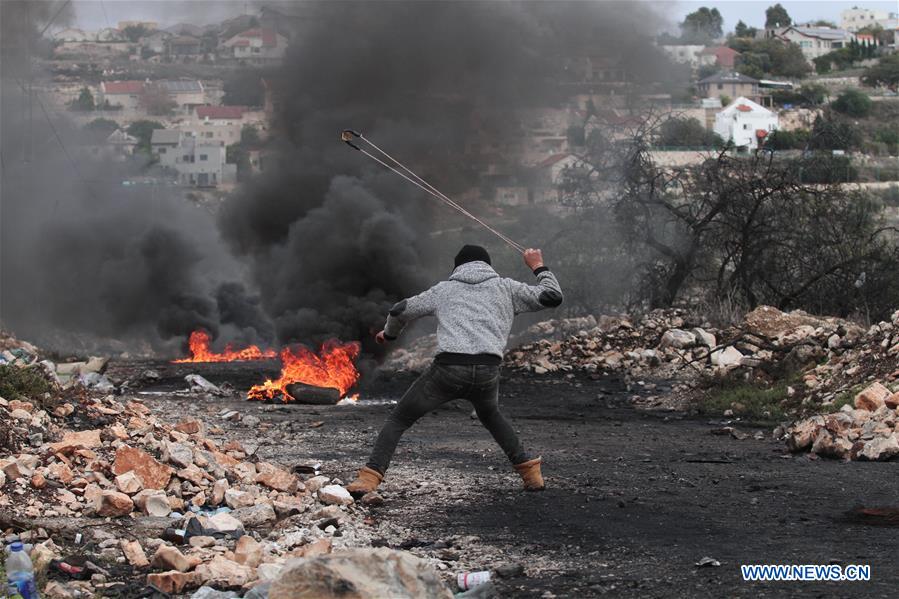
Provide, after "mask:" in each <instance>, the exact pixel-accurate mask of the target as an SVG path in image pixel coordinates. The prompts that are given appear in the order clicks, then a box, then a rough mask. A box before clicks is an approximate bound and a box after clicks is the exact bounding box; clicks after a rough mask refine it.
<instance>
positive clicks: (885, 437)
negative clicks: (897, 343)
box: [786, 382, 899, 460]
mask: <svg viewBox="0 0 899 599" xmlns="http://www.w3.org/2000/svg"><path fill="white" fill-rule="evenodd" d="M786 440H787V446H788V447H789V448H790V450H792V451H796V452H798V451H808V450H811V451H813V452H814V453H816V454H818V455H820V456H823V457H829V458H837V459H844V460H888V459H890V458H893V457H896V456H897V455H899V385H894V386H893V388H892V389H891V388H889V387H887V386H885V385H883V384H881V383H879V382H876V383H873V384H872V385H870V386H868V387H867V388H865V389H864V390H862V391H861V392H859V393H858V394H857V395H856V396H855V399H854V401H853V403H852V404H846V405H844V406H842V407H841V408H840V409H839V411H837V412H834V413H831V414H818V415H815V416H812V417H810V418H806V419H804V420H800V421H798V422H796V423H794V424H793V425H791V426H790V427H789V428H788V429H787V431H786Z"/></svg>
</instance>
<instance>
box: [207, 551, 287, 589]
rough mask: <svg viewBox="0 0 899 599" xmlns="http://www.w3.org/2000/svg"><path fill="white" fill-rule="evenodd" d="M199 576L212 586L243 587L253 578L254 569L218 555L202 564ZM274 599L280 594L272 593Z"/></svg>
mask: <svg viewBox="0 0 899 599" xmlns="http://www.w3.org/2000/svg"><path fill="white" fill-rule="evenodd" d="M196 574H197V578H198V579H199V580H200V581H202V582H203V583H204V584H208V585H211V586H223V587H225V588H228V587H242V586H243V585H245V584H247V583H248V582H250V580H252V578H253V569H252V568H250V567H249V566H244V565H241V564H238V563H237V562H234V561H231V560H229V559H226V558H224V557H222V556H216V557H214V558H213V559H212V560H211V561H209V562H207V563H205V564H200V565H199V566H197V570H196ZM270 597H272V598H273V599H274V598H275V597H278V595H270Z"/></svg>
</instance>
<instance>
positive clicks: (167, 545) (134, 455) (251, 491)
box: [0, 336, 437, 599]
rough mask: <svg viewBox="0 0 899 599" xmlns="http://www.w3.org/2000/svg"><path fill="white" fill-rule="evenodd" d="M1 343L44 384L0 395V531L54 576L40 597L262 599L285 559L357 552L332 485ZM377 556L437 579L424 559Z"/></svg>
mask: <svg viewBox="0 0 899 599" xmlns="http://www.w3.org/2000/svg"><path fill="white" fill-rule="evenodd" d="M3 343H4V344H5V345H4V347H5V349H4V350H3V352H2V353H3V360H4V362H5V367H9V368H15V369H19V370H23V371H24V370H26V369H27V370H29V371H31V372H40V373H41V374H42V375H43V376H44V377H45V379H46V381H47V384H48V385H49V386H50V390H49V391H47V392H45V393H43V394H41V395H40V396H38V397H25V396H22V395H20V396H17V397H15V398H9V399H7V398H0V427H2V428H3V429H8V430H10V431H13V432H14V434H13V435H11V438H12V439H13V440H15V441H16V444H15V445H16V446H15V447H14V448H13V447H9V446H8V447H7V449H8V451H4V452H2V453H0V456H2V457H0V529H3V530H6V531H7V532H8V533H10V534H15V535H17V536H19V537H21V538H22V540H23V541H25V542H27V543H31V544H33V549H32V551H31V555H32V559H33V560H34V561H35V563H36V564H37V566H38V569H39V570H40V571H41V572H46V573H47V575H48V577H49V578H50V579H51V581H50V582H49V583H48V584H47V586H46V588H44V589H43V590H42V593H43V595H44V596H49V597H80V596H94V595H95V594H100V595H102V594H109V593H121V592H124V591H123V585H126V586H127V585H132V587H131V591H132V592H133V591H134V588H133V585H134V584H135V581H139V583H138V588H139V589H143V590H146V589H147V588H154V589H156V590H158V591H161V592H163V593H168V594H176V595H177V594H183V593H193V592H194V591H195V594H194V595H192V596H194V597H213V596H216V597H218V596H222V597H224V596H228V597H239V596H246V597H256V598H257V599H259V598H263V597H266V596H267V594H268V588H269V587H270V586H271V585H272V584H273V583H275V582H276V581H277V580H278V579H279V577H280V574H281V571H282V570H283V569H284V568H285V565H286V564H291V563H293V562H291V560H294V559H296V558H310V557H314V556H329V554H330V553H331V550H332V548H340V549H343V548H348V547H352V546H354V545H359V544H366V541H367V539H366V538H365V535H364V534H360V533H359V530H360V529H362V528H363V527H364V524H365V522H364V521H365V518H367V515H366V510H365V508H363V507H361V506H360V505H359V504H357V502H355V501H354V499H353V498H352V497H351V496H350V494H349V493H348V492H347V491H346V489H345V488H344V487H343V486H342V482H341V481H340V480H337V479H332V478H331V477H328V476H323V475H321V474H318V472H316V471H315V470H314V469H313V470H311V471H310V470H309V469H308V468H302V469H301V471H302V472H303V473H304V474H305V475H306V476H307V478H305V480H303V479H302V478H301V477H300V476H299V475H298V474H297V473H295V472H293V471H291V470H290V469H288V468H286V467H284V466H282V465H279V464H275V463H271V462H266V461H261V460H258V459H256V458H255V456H254V455H251V454H248V451H247V450H246V449H245V448H244V447H243V446H242V445H241V444H240V443H239V442H236V441H233V440H231V441H228V440H224V439H218V440H217V439H214V438H213V437H215V436H219V437H220V436H221V433H222V432H223V431H222V430H221V429H218V428H217V427H210V426H207V425H206V424H205V423H204V422H202V421H200V420H199V419H196V418H184V419H182V420H180V421H178V422H176V423H174V424H171V423H168V422H165V421H164V420H162V419H161V418H157V417H156V416H154V415H153V413H152V412H151V410H150V409H149V407H148V406H147V405H145V404H144V403H143V402H141V401H140V400H138V399H135V398H129V397H127V396H121V397H117V396H115V395H113V394H109V393H105V392H104V391H101V390H99V389H98V386H97V385H95V384H93V385H92V384H91V381H93V380H94V379H95V378H96V377H90V378H89V379H87V378H86V377H85V374H86V373H87V374H89V373H94V374H97V375H98V376H99V377H101V378H104V377H103V376H102V369H103V365H100V364H99V363H95V361H91V362H83V363H78V365H77V366H71V365H64V364H59V365H57V364H53V363H52V362H50V361H48V360H44V361H40V360H39V359H38V357H37V350H36V348H34V347H32V346H28V345H27V344H18V345H16V344H14V343H13V341H11V340H10V338H9V337H8V336H7V337H5V338H4V340H3ZM12 346H14V347H12ZM8 354H9V355H8ZM10 355H11V356H12V358H10ZM84 364H90V366H89V367H86V366H83V365H84ZM2 440H3V439H0V441H2ZM380 500H381V499H380V497H379V496H378V495H377V494H376V493H373V494H370V495H369V496H365V497H363V498H362V499H361V501H360V503H361V504H362V505H369V504H377V503H378V502H379V501H380ZM51 539H52V540H51ZM383 551H385V552H390V550H387V549H385V550H383ZM394 553H398V552H394ZM336 555H339V554H336ZM323 559H325V558H323ZM380 559H382V560H383V559H393V560H400V561H402V563H403V564H405V567H406V568H407V569H409V571H410V572H411V571H415V572H417V573H418V575H419V576H418V579H416V580H418V582H420V583H422V584H424V582H421V581H425V582H426V583H427V584H436V583H434V582H433V580H432V578H433V579H434V580H436V576H437V575H436V574H435V573H433V572H431V571H430V566H429V565H428V564H427V563H424V562H422V563H421V564H419V563H418V562H417V561H415V558H408V559H407V558H406V557H404V556H400V557H395V558H394V557H391V556H385V555H381V556H380ZM316 563H318V562H316ZM398 563H399V562H398ZM320 568H325V565H321V566H320ZM293 570H294V572H293V574H292V576H293V577H294V578H296V577H298V576H299V574H297V572H296V571H295V570H296V568H293ZM338 574H339V573H338ZM338 574H334V575H333V577H335V578H336V577H338ZM410 580H411V579H410ZM407 583H408V584H411V582H409V581H394V584H402V585H405V584H407ZM379 584H380V583H379ZM384 584H387V583H386V582H385V583H384ZM434 588H436V587H434ZM214 589H217V590H220V591H221V590H227V591H229V593H230V594H222V595H218V594H214V593H215V592H217V591H214ZM244 593H246V595H244ZM390 594H392V595H393V596H412V595H409V594H407V595H402V593H401V592H399V591H397V590H396V589H395V590H394V592H391V593H390ZM129 596H130V595H129ZM141 596H143V595H141ZM433 596H437V595H433Z"/></svg>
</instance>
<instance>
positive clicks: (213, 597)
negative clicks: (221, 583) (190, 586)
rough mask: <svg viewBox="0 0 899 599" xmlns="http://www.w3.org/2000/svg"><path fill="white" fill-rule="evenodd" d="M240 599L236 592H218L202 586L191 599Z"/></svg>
mask: <svg viewBox="0 0 899 599" xmlns="http://www.w3.org/2000/svg"><path fill="white" fill-rule="evenodd" d="M235 597H240V595H238V594H237V593H235V592H234V591H217V590H215V589H214V588H212V587H207V586H202V587H200V588H199V589H197V590H196V591H195V592H194V594H193V595H191V596H190V599H234V598H235Z"/></svg>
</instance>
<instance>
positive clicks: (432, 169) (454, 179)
mask: <svg viewBox="0 0 899 599" xmlns="http://www.w3.org/2000/svg"><path fill="white" fill-rule="evenodd" d="M13 4H14V3H6V2H4V3H3V10H4V17H7V16H8V14H12V13H13V11H12V10H11V9H10V8H9V7H10V6H11V5H13ZM287 9H288V10H294V12H298V11H302V13H303V19H302V20H301V22H302V23H303V25H302V30H300V31H298V32H297V35H296V38H295V41H294V42H293V43H292V44H291V46H290V48H289V51H288V55H287V57H286V59H285V63H284V66H283V68H281V69H280V70H278V71H277V72H275V73H270V74H268V75H267V83H268V84H269V85H270V86H271V88H272V89H273V94H274V98H275V99H276V116H275V123H274V124H273V127H272V129H273V131H274V132H275V135H276V139H275V140H274V141H273V142H272V145H273V146H274V147H275V148H276V151H275V153H274V156H273V157H272V160H270V161H268V162H267V163H266V172H265V173H264V174H263V175H261V176H259V177H257V178H256V179H254V180H252V181H251V182H249V183H247V184H246V185H243V186H242V187H241V188H240V189H239V190H238V191H237V192H235V193H234V194H232V195H231V196H230V197H229V198H228V199H227V200H226V202H225V204H224V205H223V207H222V208H221V210H220V211H219V213H218V216H217V217H216V218H215V219H213V218H212V217H211V216H210V215H209V214H208V213H207V212H206V211H204V210H201V209H199V208H198V207H196V206H194V205H192V204H190V203H187V202H185V201H184V200H183V199H181V198H180V197H178V196H179V193H178V192H176V191H175V190H172V191H168V190H166V189H164V188H152V189H150V188H147V189H125V188H123V187H122V186H121V184H120V181H121V180H122V179H123V178H124V177H126V176H128V175H130V174H133V173H127V172H115V168H112V167H110V166H109V165H103V166H102V168H98V167H97V166H95V165H91V164H90V162H89V161H88V160H83V159H82V157H81V156H77V155H76V156H72V155H71V153H70V154H69V155H66V153H65V152H64V151H63V150H62V149H61V147H60V145H59V144H58V143H57V141H56V139H55V137H56V134H57V133H58V134H60V135H61V137H62V138H63V141H64V143H65V144H66V145H69V144H71V143H73V142H74V139H75V138H76V137H77V134H78V133H77V132H76V131H72V130H71V129H67V128H66V126H65V124H64V123H62V122H60V121H62V119H58V120H57V119H54V122H55V127H56V129H57V131H56V132H54V130H53V127H52V126H50V125H49V123H47V122H46V120H45V119H44V118H43V115H41V114H40V113H39V112H37V111H38V110H39V109H38V108H34V110H35V113H36V116H35V118H34V119H33V121H32V122H33V123H34V129H33V130H29V129H28V128H26V127H25V126H24V123H23V121H22V119H21V106H22V103H23V99H24V98H23V97H22V93H21V90H20V89H18V88H17V87H15V86H11V85H7V84H6V82H4V85H3V104H2V124H3V135H2V142H3V148H2V149H3V181H2V187H3V189H2V191H3V200H2V210H3V212H2V217H3V218H2V227H3V239H2V265H3V272H2V290H0V300H2V305H0V309H2V314H0V316H2V321H3V324H4V325H5V326H7V327H10V328H12V329H13V330H14V331H15V332H17V333H18V334H19V335H21V336H23V337H30V338H33V339H44V340H51V341H52V340H53V339H56V337H54V335H58V334H60V333H66V334H67V335H70V336H75V337H77V336H100V337H110V338H115V339H118V340H120V341H122V342H124V343H126V344H129V345H132V346H135V345H139V344H140V343H148V344H151V345H152V346H154V347H156V348H166V347H167V348H169V349H170V350H171V349H172V348H173V347H174V345H176V344H179V343H182V342H183V339H184V338H185V337H186V335H187V333H189V331H190V330H192V329H194V328H197V327H204V328H207V329H209V330H211V331H213V332H214V333H220V334H221V335H222V336H223V337H227V338H229V339H235V340H243V341H254V342H255V341H268V340H271V341H277V342H280V343H289V342H294V341H300V342H306V343H313V342H318V341H320V340H322V339H324V338H326V337H331V336H339V337H341V338H343V339H365V338H367V337H368V336H369V335H368V334H369V333H370V332H371V331H372V330H374V328H375V327H378V326H380V325H381V324H382V319H383V316H384V313H385V312H386V310H387V308H388V307H389V306H390V305H391V304H392V303H393V302H395V301H397V300H398V299H400V298H401V297H404V296H407V295H409V294H412V293H416V292H418V291H420V290H421V289H422V288H423V287H425V286H427V285H429V284H431V283H433V282H434V281H435V280H437V279H438V278H440V277H443V276H445V275H446V274H447V273H448V272H449V270H450V266H451V259H452V255H453V253H454V252H455V250H456V249H457V248H458V246H461V245H462V244H463V243H468V242H487V243H486V244H487V245H489V247H490V248H491V251H492V252H493V253H494V255H495V256H496V259H495V263H499V264H500V265H504V264H509V263H516V262H517V257H515V256H514V255H513V254H512V253H511V252H510V251H508V250H505V249H501V248H500V246H499V244H498V242H497V241H496V240H495V239H493V238H490V237H488V236H486V235H485V234H484V233H483V232H482V231H479V230H476V229H474V230H473V229H472V228H471V223H470V222H468V221H464V220H462V219H461V218H459V217H458V216H457V215H454V214H452V213H450V212H449V211H448V210H447V209H446V208H445V207H443V206H440V205H439V204H436V203H435V202H433V201H432V200H431V199H430V198H428V197H426V196H424V195H423V194H422V192H420V190H418V189H416V188H415V187H414V186H412V185H411V184H409V183H407V182H405V181H403V180H401V179H400V178H399V177H397V176H396V175H394V174H392V173H389V172H384V169H383V168H382V167H379V166H378V165H374V164H372V163H371V162H370V161H367V159H365V157H363V156H362V155H360V154H359V153H357V152H354V151H351V150H350V149H349V148H347V147H346V146H345V145H343V144H341V143H339V141H338V134H339V132H340V130H341V129H344V128H348V127H349V128H354V129H358V130H360V131H363V132H364V133H365V135H366V136H367V137H369V138H371V139H372V140H375V141H376V142H377V143H378V144H379V145H381V146H382V147H384V148H385V149H387V150H388V151H390V152H391V153H392V154H393V155H395V156H397V157H400V158H402V159H405V160H407V161H408V164H409V165H410V166H412V168H413V169H415V170H417V171H418V172H419V174H421V175H423V176H424V177H425V178H426V179H428V180H430V181H432V182H433V183H434V184H435V185H437V187H439V188H441V189H442V190H443V191H445V192H447V193H449V194H450V195H453V194H454V193H458V192H460V191H462V190H465V189H467V188H470V187H472V186H473V185H474V184H475V182H476V176H477V174H478V173H479V172H481V171H482V170H483V169H484V168H485V167H486V166H487V165H488V164H490V163H491V162H493V161H496V160H505V161H512V162H514V160H515V156H514V152H515V150H514V146H512V145H506V140H507V139H509V138H510V137H514V136H515V135H517V134H518V133H519V130H518V124H517V123H516V121H515V116H514V113H515V111H516V110H518V109H522V108H529V107H535V106H546V105H556V106H558V107H561V106H562V105H563V103H564V101H565V93H564V92H563V90H562V89H561V87H560V85H559V77H560V72H562V70H563V64H564V59H565V58H566V57H570V56H601V55H605V54H608V55H609V56H614V57H615V58H621V57H624V58H623V60H624V62H625V63H626V66H627V68H628V69H629V70H630V72H631V73H632V74H633V76H634V77H635V78H637V79H640V78H645V79H651V78H653V77H655V76H657V74H658V73H657V70H658V68H659V66H660V65H659V63H658V62H657V60H656V56H655V55H654V54H652V52H650V51H648V50H646V46H647V44H646V42H645V40H644V39H643V38H642V36H641V32H647V31H648V30H649V29H650V28H652V27H654V26H655V24H656V21H655V18H654V17H653V14H652V13H651V11H650V7H649V6H648V5H647V4H644V3H627V2H621V3H616V2H593V3H584V2H573V3H568V2H551V3H550V2H534V3H511V2H483V3H476V2H411V3H410V2H402V3H401V2H356V3H351V2H339V3H290V4H288V5H287ZM15 16H16V17H17V18H18V17H22V15H21V13H15ZM43 18H44V19H46V18H48V17H46V16H45V17H43ZM4 21H5V22H9V21H7V19H6V18H4ZM34 23H35V24H39V23H40V21H39V20H34ZM5 36H6V34H5V33H4V38H5V39H8V38H6V37H5ZM4 41H5V40H4ZM6 47H7V46H6V43H4V59H6V58H7V57H8V53H7V49H6ZM29 139H32V140H34V139H38V140H40V143H41V144H42V145H41V149H40V160H39V161H33V162H27V161H26V160H23V157H22V156H21V151H20V148H21V147H24V145H27V144H26V142H27V141H28V140H29ZM47 140H49V141H47ZM485 144H486V145H487V146H491V147H490V151H485V150H484V147H485ZM49 173H52V176H47V175H48V174H49ZM475 210H476V211H477V209H475ZM538 224H539V222H538ZM456 228H459V229H461V230H460V231H459V232H458V233H455V234H452V235H450V234H446V235H441V236H439V237H434V236H433V235H432V233H433V232H435V231H436V230H438V229H441V230H455V229H456ZM530 234H533V238H532V239H533V241H534V242H535V243H536V242H538V241H539V240H540V239H541V238H542V239H545V238H547V237H548V236H549V235H548V234H547V232H545V231H536V232H534V233H529V235H530ZM530 240H531V239H523V240H520V241H524V242H528V241H530ZM513 259H514V260H515V261H516V262H513ZM515 272H516V271H510V272H509V274H511V275H514V274H515ZM66 339H71V337H67V338H66ZM45 342H46V341H45ZM65 343H68V341H66V342H63V341H59V344H63V345H64V344H65Z"/></svg>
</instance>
